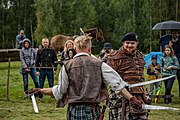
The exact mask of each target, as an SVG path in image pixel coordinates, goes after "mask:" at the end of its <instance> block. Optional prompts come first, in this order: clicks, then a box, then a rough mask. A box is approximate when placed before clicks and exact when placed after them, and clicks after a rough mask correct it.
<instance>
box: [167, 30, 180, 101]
mask: <svg viewBox="0 0 180 120" xmlns="http://www.w3.org/2000/svg"><path fill="white" fill-rule="evenodd" d="M171 36H172V39H171V40H170V42H169V45H170V46H171V47H172V48H173V50H174V55H175V56H176V57H177V59H178V62H179V64H180V35H179V32H178V31H177V30H172V31H171ZM176 76H177V80H178V84H179V98H180V70H177V73H176Z"/></svg>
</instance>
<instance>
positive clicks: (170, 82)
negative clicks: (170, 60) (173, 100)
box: [164, 76, 175, 95]
mask: <svg viewBox="0 0 180 120" xmlns="http://www.w3.org/2000/svg"><path fill="white" fill-rule="evenodd" d="M164 77H167V76H164ZM174 80H175V77H173V78H170V79H168V80H165V81H164V85H165V95H171V89H172V86H173V83H174Z"/></svg>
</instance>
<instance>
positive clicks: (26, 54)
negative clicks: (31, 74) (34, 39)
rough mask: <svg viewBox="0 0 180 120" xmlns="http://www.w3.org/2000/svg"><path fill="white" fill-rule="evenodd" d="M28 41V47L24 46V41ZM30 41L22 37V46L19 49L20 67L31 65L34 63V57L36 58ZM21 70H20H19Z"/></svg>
mask: <svg viewBox="0 0 180 120" xmlns="http://www.w3.org/2000/svg"><path fill="white" fill-rule="evenodd" d="M25 42H28V43H29V47H28V48H25V46H24V43H25ZM30 46H31V41H30V40H29V39H27V38H26V39H24V40H23V48H22V49H21V51H20V60H21V64H22V67H21V68H28V67H33V66H34V64H35V59H36V51H35V49H34V48H31V47H30ZM20 72H22V71H20Z"/></svg>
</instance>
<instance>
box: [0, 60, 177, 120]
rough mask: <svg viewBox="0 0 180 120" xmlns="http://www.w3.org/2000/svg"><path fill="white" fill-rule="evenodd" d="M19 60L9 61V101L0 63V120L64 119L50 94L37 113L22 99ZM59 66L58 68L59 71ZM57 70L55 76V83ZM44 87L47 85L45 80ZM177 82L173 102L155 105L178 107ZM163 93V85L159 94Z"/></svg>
mask: <svg viewBox="0 0 180 120" xmlns="http://www.w3.org/2000/svg"><path fill="white" fill-rule="evenodd" d="M19 68H20V62H11V71H10V89H9V101H7V98H6V88H7V85H6V84H7V78H8V77H7V76H8V63H0V119H1V120H66V110H67V108H66V107H65V108H56V101H55V99H54V98H51V97H50V96H44V98H43V103H40V102H38V101H37V104H38V108H39V113H38V114H36V113H34V110H33V107H32V101H31V100H29V99H25V100H24V93H23V82H22V77H21V75H20V73H19ZM59 69H60V68H58V71H59ZM57 77H58V72H57V74H56V76H55V83H57V82H58V81H57ZM29 83H30V85H29V89H30V88H33V87H34V85H33V82H32V80H31V79H30V81H29ZM45 87H48V83H47V81H46V83H45ZM177 90H178V83H177V80H176V81H175V83H174V85H173V89H172V94H174V95H175V96H174V97H173V103H171V104H169V105H167V104H164V103H163V99H161V100H160V101H159V102H158V103H157V104H156V105H162V106H168V107H175V108H180V99H179V98H178V91H177ZM163 93H164V86H163V87H162V91H161V94H163ZM155 119H156V120H180V111H157V110H153V111H151V112H150V113H149V120H155ZM105 120H108V109H107V110H106V114H105Z"/></svg>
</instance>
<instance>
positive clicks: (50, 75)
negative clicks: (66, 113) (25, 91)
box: [39, 69, 54, 98]
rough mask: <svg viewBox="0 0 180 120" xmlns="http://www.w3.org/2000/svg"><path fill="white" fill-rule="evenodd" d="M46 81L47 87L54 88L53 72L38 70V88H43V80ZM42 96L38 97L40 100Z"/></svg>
mask: <svg viewBox="0 0 180 120" xmlns="http://www.w3.org/2000/svg"><path fill="white" fill-rule="evenodd" d="M46 76H47V79H48V84H49V87H53V86H54V71H53V69H40V76H39V84H40V88H43V87H44V82H45V79H46ZM42 97H43V95H42V94H41V95H40V98H42Z"/></svg>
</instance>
